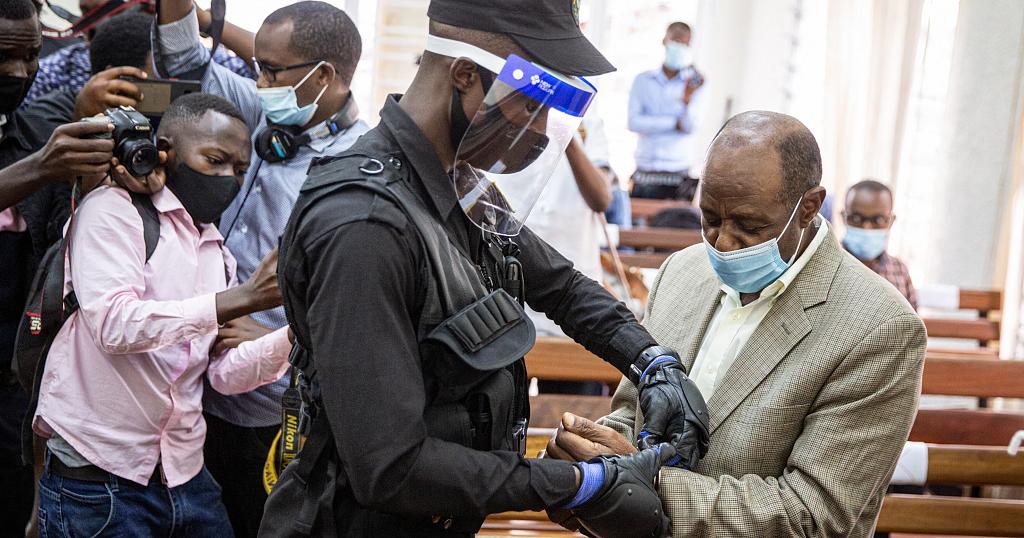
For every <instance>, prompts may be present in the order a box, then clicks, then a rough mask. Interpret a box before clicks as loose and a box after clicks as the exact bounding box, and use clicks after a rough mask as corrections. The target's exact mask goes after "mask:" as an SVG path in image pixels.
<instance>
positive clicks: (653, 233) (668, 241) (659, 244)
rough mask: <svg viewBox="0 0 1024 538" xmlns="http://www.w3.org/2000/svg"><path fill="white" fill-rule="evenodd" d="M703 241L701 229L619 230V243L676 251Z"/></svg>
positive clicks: (625, 245) (633, 246)
mask: <svg viewBox="0 0 1024 538" xmlns="http://www.w3.org/2000/svg"><path fill="white" fill-rule="evenodd" d="M702 241H703V239H701V235H700V230H681V229H677V228H631V229H628V230H619V245H620V246H623V247H632V248H653V249H658V250H667V251H669V252H675V251H677V250H683V249H684V248H686V247H689V246H692V245H698V244H700V243H701V242H702Z"/></svg>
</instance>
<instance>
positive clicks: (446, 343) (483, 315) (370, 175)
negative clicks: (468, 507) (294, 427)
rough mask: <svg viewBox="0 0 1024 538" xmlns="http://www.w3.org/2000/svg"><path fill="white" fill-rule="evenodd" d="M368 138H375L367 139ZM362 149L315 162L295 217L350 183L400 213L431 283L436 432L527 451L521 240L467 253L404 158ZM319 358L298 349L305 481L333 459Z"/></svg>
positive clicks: (431, 391) (430, 363) (426, 308)
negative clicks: (414, 183)
mask: <svg viewBox="0 0 1024 538" xmlns="http://www.w3.org/2000/svg"><path fill="white" fill-rule="evenodd" d="M367 136H372V134H368V135H364V138H365V137H367ZM361 142H367V141H361ZM357 146H359V147H360V148H361V149H356V148H353V149H352V150H350V151H348V152H345V153H342V154H340V155H338V156H335V157H331V158H329V159H326V160H320V161H316V162H314V164H313V165H312V166H311V168H310V173H309V177H308V179H307V181H306V183H305V184H304V185H303V188H302V193H303V197H304V198H305V199H304V200H303V202H302V203H301V204H300V205H299V206H297V207H296V210H295V211H296V213H295V214H293V215H292V219H293V220H297V219H301V218H302V213H304V212H305V210H306V208H309V207H311V206H312V205H313V204H315V203H316V202H317V201H318V200H320V199H322V198H324V197H327V196H337V195H343V192H342V191H345V190H349V189H365V190H369V191H371V192H373V193H375V194H377V195H379V196H382V197H384V198H386V199H388V200H391V201H392V202H394V203H395V204H396V205H397V206H398V207H399V208H400V209H401V210H402V212H403V213H404V214H405V216H406V217H407V218H408V219H409V222H411V223H412V224H413V225H414V227H415V229H416V233H417V234H418V236H419V240H420V244H421V245H422V251H423V252H424V253H425V255H426V258H427V266H428V274H429V275H430V281H431V282H430V283H429V284H428V286H427V290H426V295H425V300H424V303H423V307H422V310H421V314H420V318H419V320H418V322H417V324H416V326H417V339H418V342H419V351H420V358H421V361H422V369H423V374H424V379H425V384H426V389H427V390H426V392H427V397H428V401H429V402H430V403H429V404H428V406H427V409H426V410H425V413H424V421H425V423H426V425H427V430H428V432H429V435H430V436H431V437H434V438H437V439H441V440H444V441H448V442H452V443H457V444H460V445H463V446H466V447H471V448H474V449H476V450H484V451H493V450H513V451H518V452H520V453H525V449H526V430H527V423H528V420H529V401H528V392H527V382H528V381H527V376H526V367H525V361H524V360H523V357H524V355H525V354H526V352H527V351H528V350H529V349H530V348H531V347H532V346H533V343H534V340H535V337H536V333H535V330H534V327H533V323H532V322H531V321H530V320H529V318H527V316H526V315H525V313H524V311H523V306H522V297H523V292H522V267H521V266H520V265H519V263H518V260H517V259H516V254H517V247H516V245H515V244H514V243H512V242H510V241H508V240H505V239H503V238H500V237H497V236H490V237H486V236H485V240H484V241H483V247H482V249H483V252H482V253H479V254H480V256H479V257H480V260H479V261H480V263H477V262H476V261H474V260H473V259H471V258H470V256H471V253H468V252H464V251H463V249H464V248H465V247H463V246H461V245H458V244H456V242H455V240H454V239H452V238H451V237H449V235H448V233H447V231H446V230H445V228H444V226H443V224H442V223H441V221H440V219H439V218H438V217H437V216H436V212H435V211H434V210H433V208H432V207H431V206H430V205H428V204H427V203H425V201H424V200H422V199H421V198H420V196H419V195H418V194H417V193H416V192H415V191H413V190H412V189H411V187H410V185H409V181H410V179H409V175H410V173H411V171H410V170H408V169H403V168H404V163H402V161H400V160H399V159H397V158H395V157H393V156H386V155H377V156H374V155H368V154H367V153H370V152H369V151H366V148H367V147H368V146H371V147H372V145H371V144H365V143H360V144H357ZM339 255H343V254H339ZM296 334H298V331H296ZM369 344H370V343H369V342H368V345H369ZM299 346H300V345H299V344H298V343H297V347H299ZM316 361H317V350H316V349H309V350H300V351H298V352H293V355H292V363H293V365H294V366H295V367H296V368H297V369H298V371H300V372H301V375H300V382H299V386H300V388H301V390H300V392H301V394H302V401H303V406H302V410H303V413H302V420H301V424H302V426H301V427H300V429H301V430H302V431H303V433H307V434H308V440H307V441H306V445H305V447H304V448H303V449H302V452H301V454H300V457H299V459H298V460H297V461H298V462H299V464H300V465H299V467H300V469H299V471H298V472H297V476H299V477H300V479H302V480H303V481H304V482H305V481H306V480H308V479H310V478H311V477H310V476H309V475H312V474H314V473H313V472H312V471H313V467H314V466H315V465H317V463H318V462H316V461H311V460H312V459H316V460H322V459H323V458H324V456H329V457H336V451H335V450H334V449H333V442H332V441H331V433H330V431H329V428H327V426H326V422H327V421H326V419H325V418H324V417H320V416H319V415H320V414H321V413H320V411H319V408H320V405H321V399H320V387H319V383H318V380H317V376H316ZM328 390H329V389H328ZM321 445H323V446H321ZM314 451H316V452H317V454H316V455H315V456H314V453H313V452H314ZM321 451H322V454H320V453H319V452H321ZM331 467H332V469H333V470H334V471H335V472H337V473H338V475H339V476H340V474H341V473H342V472H343V471H342V470H341V469H340V466H331ZM304 473H306V474H307V476H303V474H304ZM313 479H314V480H315V478H313ZM343 482H344V479H343V477H342V479H341V480H337V484H338V485H337V486H334V485H332V484H329V483H328V484H324V486H325V487H328V488H329V487H337V488H338V489H341V484H342V483H343ZM311 502H312V503H315V504H318V505H319V506H320V507H324V498H323V496H322V495H321V498H320V499H319V500H317V499H308V500H307V504H309V503H311ZM302 512H304V514H300V517H299V518H298V522H297V526H299V527H301V526H304V525H306V524H308V525H310V526H311V525H312V523H313V520H314V519H315V517H316V514H315V508H314V507H312V506H306V507H304V509H303V511H302ZM432 519H433V521H432V523H434V524H436V525H437V530H439V531H443V530H448V529H450V530H451V531H458V532H470V533H471V532H476V531H477V530H478V529H479V528H480V525H481V524H482V519H474V520H471V521H470V520H459V521H453V520H452V519H446V518H443V517H435V518H432Z"/></svg>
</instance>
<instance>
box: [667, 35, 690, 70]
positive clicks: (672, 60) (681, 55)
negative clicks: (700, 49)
mask: <svg viewBox="0 0 1024 538" xmlns="http://www.w3.org/2000/svg"><path fill="white" fill-rule="evenodd" d="M691 65H693V53H691V52H690V47H689V46H687V45H684V44H682V43H679V42H678V41H669V42H668V43H666V44H665V67H667V68H669V69H672V70H674V71H679V70H681V69H684V68H687V67H690V66H691Z"/></svg>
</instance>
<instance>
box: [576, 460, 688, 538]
mask: <svg viewBox="0 0 1024 538" xmlns="http://www.w3.org/2000/svg"><path fill="white" fill-rule="evenodd" d="M675 454H676V451H675V449H674V448H673V447H672V445H670V444H668V443H663V444H660V445H658V446H655V447H653V448H648V449H646V450H641V451H640V452H637V453H635V454H630V455H628V456H601V457H599V458H594V459H592V460H590V461H589V462H587V464H585V465H588V466H589V465H593V464H598V465H601V466H602V467H603V475H604V476H603V478H604V480H603V484H602V485H601V487H600V488H599V489H598V490H597V492H596V493H595V494H594V495H593V496H592V497H591V498H590V499H589V500H587V501H586V502H584V503H583V504H581V505H580V506H578V507H575V508H573V509H572V510H571V513H572V516H573V517H574V518H575V520H576V521H577V522H578V523H579V524H580V526H581V527H582V529H583V530H585V531H587V533H588V534H589V535H592V536H596V537H598V538H619V537H622V538H626V537H631V538H632V537H651V538H661V537H664V536H668V535H669V532H670V531H671V521H670V520H669V518H668V516H666V515H665V512H664V510H663V509H662V507H661V498H660V497H658V491H657V477H658V472H659V470H660V469H661V467H662V466H663V465H664V464H665V462H667V461H668V460H669V459H671V458H672V457H674V456H675ZM584 480H586V477H584Z"/></svg>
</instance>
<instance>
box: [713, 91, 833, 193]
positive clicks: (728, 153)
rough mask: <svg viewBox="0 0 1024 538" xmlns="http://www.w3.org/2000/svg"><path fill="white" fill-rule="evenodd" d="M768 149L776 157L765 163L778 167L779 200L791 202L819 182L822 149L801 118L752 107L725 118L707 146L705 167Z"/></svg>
mask: <svg viewBox="0 0 1024 538" xmlns="http://www.w3.org/2000/svg"><path fill="white" fill-rule="evenodd" d="M769 149H770V150H773V151H774V153H775V154H776V158H774V159H771V162H770V163H769V162H765V163H764V164H765V165H766V166H769V165H772V166H777V167H778V168H779V173H780V175H781V179H782V181H781V185H780V188H779V191H778V200H779V201H780V202H786V203H792V202H794V201H795V200H796V199H797V198H798V197H799V196H800V195H801V194H803V193H805V192H807V191H809V190H811V189H813V188H814V187H817V186H818V185H820V184H821V150H819V149H818V142H817V141H816V140H815V139H814V135H813V134H811V131H810V130H809V129H808V128H807V127H806V126H805V125H804V124H803V123H801V122H800V120H798V119H796V118H794V117H792V116H788V115H786V114H780V113H778V112H767V111H763V110H754V111H750V112H743V113H741V114H737V115H735V116H733V117H732V118H730V119H729V120H728V121H726V122H725V124H724V125H723V126H722V128H721V130H719V132H718V135H717V136H716V137H715V140H714V141H712V143H711V147H710V149H708V165H707V166H708V167H709V168H711V167H713V162H714V161H715V160H717V159H728V158H731V157H735V156H736V155H737V154H738V153H748V154H749V153H752V152H753V153H766V152H767V150H769ZM712 180H713V178H712Z"/></svg>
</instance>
